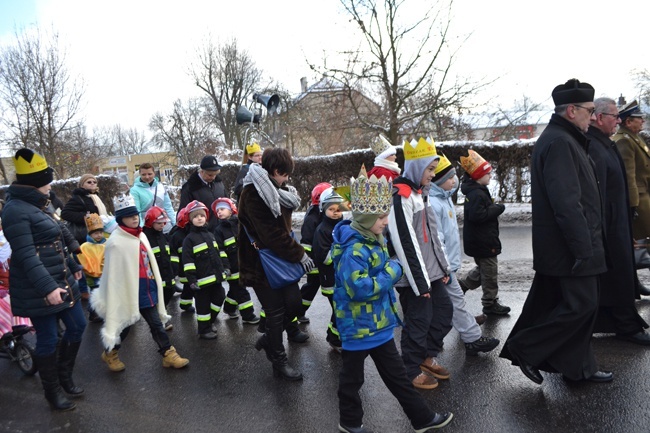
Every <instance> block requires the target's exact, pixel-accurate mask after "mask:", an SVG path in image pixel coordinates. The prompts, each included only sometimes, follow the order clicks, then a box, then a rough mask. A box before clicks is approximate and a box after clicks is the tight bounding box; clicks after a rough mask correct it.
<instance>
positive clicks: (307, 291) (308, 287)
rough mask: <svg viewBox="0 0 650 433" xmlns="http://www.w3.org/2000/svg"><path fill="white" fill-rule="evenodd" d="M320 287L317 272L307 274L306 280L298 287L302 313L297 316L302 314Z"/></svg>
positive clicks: (309, 305)
mask: <svg viewBox="0 0 650 433" xmlns="http://www.w3.org/2000/svg"><path fill="white" fill-rule="evenodd" d="M319 288H320V276H319V275H318V274H307V281H306V282H305V284H303V285H302V287H301V288H300V295H301V296H302V313H301V314H299V316H304V315H305V313H306V312H307V310H308V309H309V307H311V303H312V302H313V301H314V298H315V297H316V293H318V289H319Z"/></svg>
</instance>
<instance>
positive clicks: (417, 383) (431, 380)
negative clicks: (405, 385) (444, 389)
mask: <svg viewBox="0 0 650 433" xmlns="http://www.w3.org/2000/svg"><path fill="white" fill-rule="evenodd" d="M413 386H414V387H416V388H419V389H433V388H437V387H438V379H436V378H435V377H433V376H429V375H428V374H424V373H420V374H418V375H417V376H416V377H415V379H413Z"/></svg>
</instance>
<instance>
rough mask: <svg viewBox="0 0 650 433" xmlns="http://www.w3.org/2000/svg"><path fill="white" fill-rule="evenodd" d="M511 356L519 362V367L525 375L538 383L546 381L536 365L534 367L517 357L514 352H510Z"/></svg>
mask: <svg viewBox="0 0 650 433" xmlns="http://www.w3.org/2000/svg"><path fill="white" fill-rule="evenodd" d="M510 356H512V360H513V361H515V362H516V363H517V364H519V369H520V370H521V372H522V373H524V375H525V376H526V377H527V378H529V379H530V380H532V381H533V382H535V383H536V384H538V385H541V384H542V382H544V378H543V377H542V373H540V372H539V370H538V369H537V368H536V367H533V366H532V365H530V364H529V363H527V362H526V361H524V360H523V359H521V358H519V357H517V356H516V355H515V354H514V353H512V352H510Z"/></svg>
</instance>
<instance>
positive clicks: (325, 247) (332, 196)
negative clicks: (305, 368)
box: [313, 188, 348, 353]
mask: <svg viewBox="0 0 650 433" xmlns="http://www.w3.org/2000/svg"><path fill="white" fill-rule="evenodd" d="M319 207H320V210H321V213H322V214H323V220H322V222H321V223H320V224H319V225H318V227H316V232H315V233H314V241H313V249H314V262H315V263H316V266H318V275H319V276H320V285H321V293H322V294H323V295H324V296H325V297H326V298H327V300H328V301H329V303H330V306H331V307H332V316H331V318H330V323H329V325H328V327H327V342H328V343H329V344H330V346H331V347H332V348H333V349H334V350H336V351H337V352H339V353H340V352H341V339H340V337H339V331H338V330H337V328H336V316H335V314H334V303H333V301H332V298H333V296H334V266H333V264H332V257H331V254H330V248H331V247H332V243H333V242H334V237H333V235H332V233H333V232H334V226H336V224H338V223H339V222H341V221H342V220H343V212H344V211H346V210H348V209H347V207H345V205H344V204H343V197H341V196H340V195H339V194H337V193H336V192H335V191H334V189H333V188H328V189H326V190H325V191H323V193H322V194H321V197H320V204H319Z"/></svg>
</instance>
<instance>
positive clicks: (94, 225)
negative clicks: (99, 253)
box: [84, 213, 104, 233]
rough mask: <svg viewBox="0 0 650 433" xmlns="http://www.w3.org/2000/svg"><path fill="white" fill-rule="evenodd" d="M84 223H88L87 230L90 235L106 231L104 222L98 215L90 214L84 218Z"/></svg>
mask: <svg viewBox="0 0 650 433" xmlns="http://www.w3.org/2000/svg"><path fill="white" fill-rule="evenodd" d="M84 221H85V222H86V229H87V230H88V233H90V232H94V231H95V230H104V221H102V217H100V216H99V215H98V214H96V213H89V214H86V215H85V216H84Z"/></svg>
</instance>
